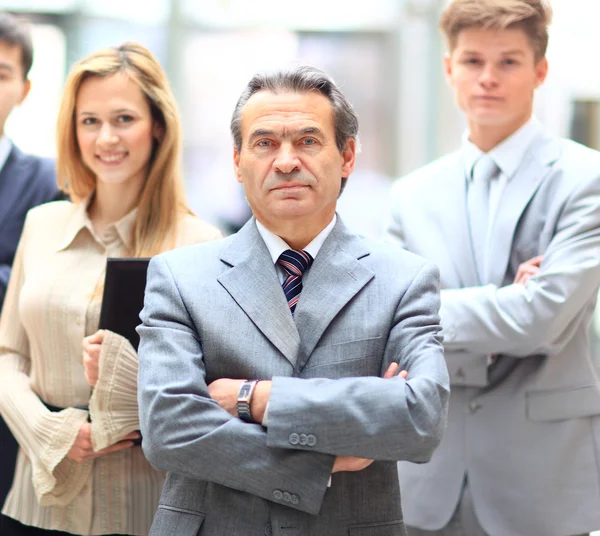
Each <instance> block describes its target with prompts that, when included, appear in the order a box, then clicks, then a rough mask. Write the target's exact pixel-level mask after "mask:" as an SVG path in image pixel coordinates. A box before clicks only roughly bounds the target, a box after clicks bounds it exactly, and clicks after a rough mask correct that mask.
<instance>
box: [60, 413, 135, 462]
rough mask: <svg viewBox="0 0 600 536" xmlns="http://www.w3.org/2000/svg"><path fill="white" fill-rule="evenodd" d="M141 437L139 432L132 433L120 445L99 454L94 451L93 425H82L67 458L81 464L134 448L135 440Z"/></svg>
mask: <svg viewBox="0 0 600 536" xmlns="http://www.w3.org/2000/svg"><path fill="white" fill-rule="evenodd" d="M140 437H141V436H140V433H139V432H131V433H130V434H128V435H127V436H125V437H124V438H123V439H122V440H121V441H119V442H118V443H115V444H114V445H111V446H110V447H106V448H105V449H102V450H99V451H98V452H94V449H93V448H92V425H91V424H90V423H89V422H85V423H83V424H82V425H81V428H80V429H79V432H78V434H77V438H76V439H75V443H74V444H73V446H72V447H71V450H69V452H67V458H69V459H71V460H74V461H76V462H80V463H82V462H87V461H89V460H93V459H94V458H99V457H100V456H105V455H106V454H110V453H111V452H117V451H119V450H124V449H128V448H131V447H133V440H134V439H139V438H140Z"/></svg>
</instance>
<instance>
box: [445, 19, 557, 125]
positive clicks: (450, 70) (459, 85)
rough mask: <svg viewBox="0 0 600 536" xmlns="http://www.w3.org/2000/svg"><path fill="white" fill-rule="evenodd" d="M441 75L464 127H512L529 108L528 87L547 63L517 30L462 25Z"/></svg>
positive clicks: (538, 81) (531, 90) (534, 83)
mask: <svg viewBox="0 0 600 536" xmlns="http://www.w3.org/2000/svg"><path fill="white" fill-rule="evenodd" d="M445 68H446V76H447V78H448V81H449V83H450V85H451V86H452V87H453V88H454V90H455V93H456V100H457V102H458V105H459V107H460V108H461V110H462V111H463V112H464V113H465V115H466V117H467V122H468V123H469V127H470V128H471V129H472V128H473V127H488V126H504V127H510V126H512V125H513V124H514V126H515V129H516V128H518V127H519V126H520V125H521V124H523V123H525V122H526V121H527V119H529V117H530V116H531V113H532V111H533V93H534V90H535V89H536V88H537V87H538V86H539V85H540V84H541V83H542V82H543V81H544V79H545V78H546V73H547V71H548V64H547V62H546V59H545V58H543V59H541V60H539V61H536V60H535V54H534V51H533V48H532V46H531V43H530V42H529V40H528V38H527V35H526V34H525V32H524V31H523V30H522V29H508V30H491V29H483V28H467V29H465V30H463V31H462V32H460V34H459V35H458V38H457V40H456V46H455V47H454V49H453V50H452V52H451V54H450V55H449V56H447V57H446V59H445Z"/></svg>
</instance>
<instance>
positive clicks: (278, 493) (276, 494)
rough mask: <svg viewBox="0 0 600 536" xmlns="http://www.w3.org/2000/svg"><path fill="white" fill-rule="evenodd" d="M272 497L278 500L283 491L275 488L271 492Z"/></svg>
mask: <svg viewBox="0 0 600 536" xmlns="http://www.w3.org/2000/svg"><path fill="white" fill-rule="evenodd" d="M273 499H275V500H276V501H280V500H281V499H283V491H281V490H280V489H276V490H275V491H274V492H273Z"/></svg>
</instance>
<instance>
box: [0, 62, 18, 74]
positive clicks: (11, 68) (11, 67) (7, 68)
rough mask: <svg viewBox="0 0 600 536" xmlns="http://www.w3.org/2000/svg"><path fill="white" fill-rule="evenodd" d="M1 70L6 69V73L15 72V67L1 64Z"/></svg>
mask: <svg viewBox="0 0 600 536" xmlns="http://www.w3.org/2000/svg"><path fill="white" fill-rule="evenodd" d="M0 69H4V70H5V71H10V72H11V73H12V72H14V70H15V69H14V67H13V66H12V65H11V64H10V63H3V62H0Z"/></svg>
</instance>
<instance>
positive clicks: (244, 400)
mask: <svg viewBox="0 0 600 536" xmlns="http://www.w3.org/2000/svg"><path fill="white" fill-rule="evenodd" d="M259 381H260V380H249V381H245V382H244V383H242V385H241V386H240V390H239V392H238V398H237V412H238V417H239V418H240V419H242V421H244V422H254V420H253V419H252V415H251V414H250V402H251V401H252V393H254V388H255V387H256V384H257V383H258V382H259Z"/></svg>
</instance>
